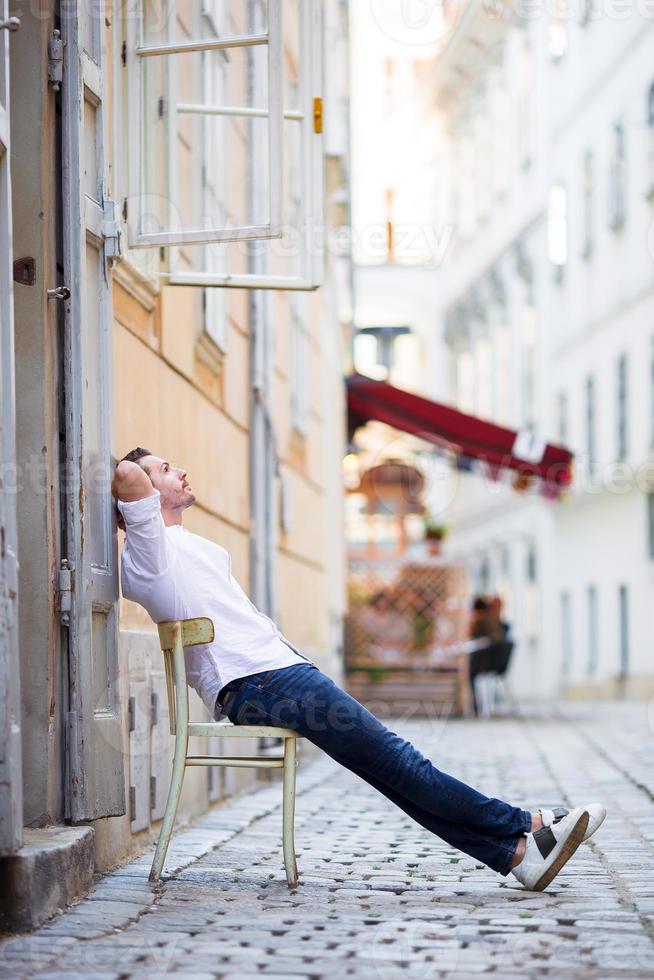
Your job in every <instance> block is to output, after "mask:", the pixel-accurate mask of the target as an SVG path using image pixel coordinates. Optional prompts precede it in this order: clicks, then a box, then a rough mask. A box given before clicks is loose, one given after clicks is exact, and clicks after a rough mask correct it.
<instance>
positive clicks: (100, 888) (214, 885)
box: [0, 706, 654, 980]
mask: <svg viewBox="0 0 654 980" xmlns="http://www.w3.org/2000/svg"><path fill="white" fill-rule="evenodd" d="M542 710H543V712H546V711H548V710H551V713H550V714H549V715H546V730H547V732H548V738H547V739H546V740H543V738H542V731H543V724H544V723H543V722H542V721H540V720H539V721H538V722H537V721H536V719H535V718H532V717H530V716H529V714H526V715H525V717H523V718H522V719H519V720H511V719H501V720H500V719H497V720H491V721H488V722H484V723H479V724H477V723H475V722H461V723H457V724H452V725H451V726H450V725H448V726H447V727H446V728H445V729H444V730H443V731H442V732H441V733H440V737H439V739H438V740H437V741H431V740H430V732H429V729H428V727H426V726H425V725H424V724H422V723H420V722H417V721H412V722H409V723H406V724H404V723H403V727H402V734H404V735H405V737H407V738H409V739H410V740H411V741H413V742H414V743H415V744H416V745H417V746H418V747H419V748H421V747H422V751H423V752H425V754H431V756H432V758H434V761H435V762H436V764H437V765H439V766H440V767H441V768H444V769H449V770H450V771H452V773H453V774H454V775H457V776H458V777H459V778H461V779H464V780H466V781H468V782H470V783H472V784H473V785H477V786H478V787H479V788H481V789H482V790H483V789H485V791H486V792H489V793H490V794H492V795H497V796H503V797H504V798H506V799H510V800H511V801H512V802H517V803H520V805H522V806H525V807H529V806H531V807H535V806H538V805H541V804H555V803H558V802H563V803H565V804H566V805H571V804H573V803H577V802H580V801H583V800H588V799H603V800H606V801H607V803H608V804H609V807H610V817H609V819H607V822H606V824H605V826H604V827H603V828H602V830H601V831H600V833H599V834H598V835H597V837H596V838H595V839H594V840H593V841H592V842H591V844H589V845H584V846H583V847H582V848H581V849H580V851H579V852H578V854H577V855H575V857H574V858H573V860H572V861H571V862H570V865H569V866H568V867H567V868H566V869H564V871H563V872H562V874H561V875H559V876H558V877H557V879H556V880H555V882H553V883H552V885H551V886H550V888H548V890H547V891H546V892H542V893H533V892H527V891H525V890H524V889H523V888H522V887H521V886H520V885H519V884H518V883H517V882H516V881H515V879H513V878H512V876H507V877H506V878H502V877H501V876H498V875H496V874H494V873H493V872H492V871H490V869H487V868H483V867H482V868H480V867H479V865H478V862H477V861H475V860H474V859H473V858H470V857H469V856H467V855H462V854H461V853H459V852H457V851H456V850H455V849H453V848H452V847H451V846H449V845H447V844H446V843H444V842H441V841H439V840H438V839H437V838H436V837H434V836H432V835H430V834H428V833H427V832H426V831H425V830H424V829H423V828H421V827H420V826H419V825H417V824H415V823H414V822H413V821H412V820H411V819H410V818H408V817H407V815H406V814H404V813H403V812H402V811H400V810H398V809H397V808H396V807H394V806H393V805H392V804H391V803H390V801H388V800H386V798H385V797H383V796H381V795H380V794H378V793H376V792H375V791H374V790H373V789H372V787H370V786H368V785H367V784H365V783H363V782H362V781H361V780H359V779H358V778H357V777H355V776H354V775H353V774H352V773H349V772H347V771H346V770H343V769H341V768H340V767H338V766H337V765H336V764H335V763H334V762H333V760H331V759H328V758H326V757H321V758H318V759H317V760H316V762H314V763H312V764H311V765H310V766H308V767H307V768H306V769H305V771H304V772H303V773H302V774H301V776H302V778H301V779H300V778H298V802H297V811H298V814H297V821H296V841H297V853H298V863H299V870H300V882H299V884H298V887H297V888H295V889H292V890H289V889H288V887H287V885H286V881H285V875H284V869H283V858H282V852H281V836H280V835H281V814H280V804H281V794H280V792H279V787H277V786H274V787H264V788H262V789H258V790H255V791H253V792H251V793H249V794H247V795H246V796H241V797H238V798H235V799H233V800H231V801H228V802H227V803H225V804H223V805H221V806H220V807H218V808H216V810H214V811H212V812H211V813H210V814H207V815H206V816H205V817H203V818H202V820H201V821H198V822H197V823H196V824H195V825H194V826H192V827H187V828H183V829H181V830H180V831H179V832H178V834H176V835H175V839H174V843H173V846H172V848H171V852H170V859H169V864H168V867H169V868H170V869H172V870H171V871H169V873H168V876H167V878H166V880H164V881H163V882H162V883H160V884H159V885H158V886H157V887H156V888H152V887H151V886H149V885H148V882H147V876H148V872H149V867H150V862H151V859H152V852H151V851H150V852H149V853H148V854H144V855H143V856H142V857H141V858H139V859H138V860H137V861H135V862H132V863H131V864H130V865H128V866H126V867H125V868H122V869H118V870H117V871H116V872H113V873H112V874H111V875H109V876H107V877H106V878H105V879H103V880H102V881H101V882H99V883H98V884H97V885H96V886H95V887H94V889H93V892H92V894H91V895H90V896H89V897H88V899H87V900H86V901H84V902H82V903H80V905H79V906H77V907H76V908H75V909H72V910H70V911H69V912H67V913H66V914H65V915H62V916H59V918H57V919H55V920H53V922H52V923H50V924H49V925H48V926H47V927H45V928H43V929H41V930H40V931H39V932H38V933H37V934H35V935H34V936H33V937H25V939H27V938H29V939H33V940H34V943H33V945H32V946H31V947H30V946H27V945H25V946H21V945H20V944H19V945H16V940H10V941H9V942H6V943H0V976H2V977H3V978H4V977H5V976H7V977H9V976H12V980H13V978H14V976H15V975H16V974H17V973H19V974H20V977H21V980H22V978H23V977H25V978H30V977H32V976H37V975H38V976H39V977H44V976H48V975H50V976H52V977H53V978H57V977H58V976H63V975H66V976H67V977H71V978H74V980H80V978H82V977H84V976H87V975H88V976H91V975H93V976H95V977H102V976H103V975H104V974H105V973H106V974H107V975H109V976H112V977H113V976H116V975H120V976H121V977H127V976H134V977H138V978H139V980H140V978H141V977H144V978H146V977H147V978H148V980H149V978H150V977H152V978H153V980H154V978H155V977H159V976H162V975H165V974H170V975H175V976H176V977H180V976H181V977H184V976H187V977H192V976H195V977H200V978H202V977H204V976H212V977H222V976H225V977H230V980H234V977H238V980H241V978H243V980H247V978H248V977H250V978H251V977H254V976H262V975H266V976H268V975H270V976H280V977H296V976H297V977H302V976H307V977H310V978H311V980H315V978H317V977H323V976H324V977H327V978H330V980H331V978H333V977H336V976H338V977H347V978H349V977H352V978H353V980H366V978H368V977H370V978H374V980H386V978H394V977H401V976H402V977H408V978H411V977H412V976H414V977H415V978H416V980H425V978H431V977H437V976H451V977H452V978H456V980H464V978H465V977H466V976H469V977H476V976H479V975H480V974H483V973H486V972H492V975H493V978H494V980H501V978H502V977H507V978H508V977H512V978H515V977H521V978H522V977H534V978H535V977H540V976H542V975H543V974H544V972H554V971H557V970H558V971H559V972H560V973H561V974H562V975H563V976H564V977H565V980H569V978H576V977H579V978H580V980H590V978H592V980H595V978H602V980H610V978H611V977H615V978H616V980H617V978H618V977H620V978H621V980H626V978H628V977H632V976H633V977H636V976H638V977H639V980H640V978H642V977H645V976H648V975H652V976H654V941H653V940H654V886H653V885H652V882H653V881H654V845H653V841H654V805H653V803H652V797H651V795H649V796H648V795H647V793H646V792H644V791H643V789H642V787H643V786H644V785H645V783H644V782H643V780H642V775H643V773H644V771H645V768H646V765H645V760H644V758H641V756H640V755H639V754H638V745H639V744H640V742H639V734H641V733H640V732H639V728H638V725H639V722H638V720H637V719H636V720H634V719H629V718H628V717H625V718H624V719H623V718H622V716H621V726H626V729H627V730H628V732H629V738H627V737H626V736H625V735H624V731H623V728H620V731H619V734H618V738H617V748H616V739H615V737H614V736H615V728H616V726H615V719H614V717H613V715H612V714H611V711H612V710H613V709H612V708H611V706H609V707H608V708H607V709H606V711H605V713H604V714H602V711H593V712H590V713H588V714H583V713H582V715H581V716H579V717H576V716H575V717H574V718H573V719H572V720H567V719H566V718H565V717H564V715H563V714H561V712H560V709H559V708H556V711H555V710H554V708H552V709H545V708H544V709H542ZM480 724H482V725H483V726H485V727H484V728H483V730H484V731H485V732H488V733H491V732H492V733H495V734H496V735H497V736H498V737H493V738H491V736H490V734H489V736H488V737H487V738H482V739H481V740H480V737H479V735H480V731H481V730H482V729H481V728H480ZM535 725H537V727H536V728H535V727H534V726H535ZM398 727H399V726H398ZM429 746H431V748H429ZM630 746H631V748H630ZM630 752H631V755H630ZM507 759H508V760H510V765H508V764H507ZM535 759H536V763H537V764H536V765H534V760H535ZM648 778H649V776H648ZM650 782H652V783H653V784H654V779H651V780H650ZM639 784H640V785H639ZM273 790H274V792H273ZM82 939H83V940H84V941H83V942H82ZM21 941H25V940H21ZM57 943H59V944H63V946H59V947H57V945H56V944H57ZM112 958H113V960H112ZM191 965H192V968H191V969H189V967H191ZM17 967H18V969H17ZM112 970H118V971H119V973H112V972H109V971H112ZM11 971H14V972H13V974H12V972H11ZM184 971H185V972H184Z"/></svg>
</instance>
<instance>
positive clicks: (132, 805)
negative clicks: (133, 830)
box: [129, 786, 136, 823]
mask: <svg viewBox="0 0 654 980" xmlns="http://www.w3.org/2000/svg"><path fill="white" fill-rule="evenodd" d="M129 819H130V820H131V821H132V823H134V821H135V820H136V786H130V788H129Z"/></svg>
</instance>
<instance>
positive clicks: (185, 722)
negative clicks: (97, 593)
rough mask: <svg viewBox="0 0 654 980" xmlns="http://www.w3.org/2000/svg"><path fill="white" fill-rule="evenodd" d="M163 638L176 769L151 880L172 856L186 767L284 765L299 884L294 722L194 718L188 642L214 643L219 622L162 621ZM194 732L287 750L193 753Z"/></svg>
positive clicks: (292, 867)
mask: <svg viewBox="0 0 654 980" xmlns="http://www.w3.org/2000/svg"><path fill="white" fill-rule="evenodd" d="M158 629H159V642H160V645H161V649H162V651H163V655H164V665H165V669H166V688H167V691H168V710H169V716H170V734H171V735H174V736H175V753H174V757H173V769H172V776H171V780H170V789H169V791H168V800H167V802H166V809H165V812H164V817H163V822H162V825H161V833H160V835H159V841H158V843H157V849H156V851H155V854H154V860H153V862H152V869H151V871H150V881H158V880H159V878H160V876H161V871H162V869H163V866H164V861H165V860H166V853H167V851H168V845H169V844H170V838H171V836H172V832H173V827H174V825H175V817H176V815H177V807H178V805H179V799H180V796H181V793H182V784H183V782H184V772H185V770H186V767H187V766H235V767H238V768H252V769H282V770H283V778H282V797H283V806H282V838H283V851H284V867H285V869H286V880H287V882H288V886H289V888H294V887H295V886H296V885H297V864H296V861H295V840H294V823H295V772H296V766H297V761H296V740H297V739H298V738H300V737H301V736H299V735H298V733H297V732H294V731H291V730H290V729H288V728H278V727H274V726H272V725H233V724H232V723H231V722H225V721H204V722H189V718H188V715H189V705H188V688H187V685H186V666H185V663H184V647H188V646H195V645H196V644H198V643H211V642H212V640H213V638H214V628H213V622H212V621H211V620H210V619H207V618H204V617H199V618H196V619H181V620H175V621H171V622H166V623H159V624H158ZM190 736H199V737H200V738H218V737H220V738H252V737H255V738H262V737H271V738H280V739H283V740H284V751H283V754H280V755H266V756H216V755H189V754H188V740H189V737H190Z"/></svg>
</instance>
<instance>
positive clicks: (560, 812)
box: [538, 803, 606, 840]
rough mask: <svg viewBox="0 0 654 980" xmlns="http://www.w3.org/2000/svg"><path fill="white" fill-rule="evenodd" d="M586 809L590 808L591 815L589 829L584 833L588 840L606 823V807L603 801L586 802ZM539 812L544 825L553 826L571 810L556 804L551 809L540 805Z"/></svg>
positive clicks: (589, 813) (585, 838)
mask: <svg viewBox="0 0 654 980" xmlns="http://www.w3.org/2000/svg"><path fill="white" fill-rule="evenodd" d="M584 810H588V815H589V820H588V829H587V831H586V833H585V835H584V840H588V838H589V837H592V836H593V834H594V833H595V831H596V830H599V828H600V827H601V826H602V824H603V823H604V818H605V816H606V807H605V806H603V805H602V804H601V803H585V804H584ZM538 812H539V813H540V815H541V818H542V821H543V826H544V827H551V826H552V824H553V823H558V821H559V820H561V819H562V818H563V817H567V815H568V814H569V813H570V810H568V809H567V808H566V807H564V806H554V807H551V808H550V809H547V808H545V807H542V806H540V807H539V808H538Z"/></svg>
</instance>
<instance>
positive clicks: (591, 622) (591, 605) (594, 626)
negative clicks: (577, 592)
mask: <svg viewBox="0 0 654 980" xmlns="http://www.w3.org/2000/svg"><path fill="white" fill-rule="evenodd" d="M587 599H588V673H589V674H593V673H594V672H595V670H596V668H597V655H598V649H599V629H598V626H599V624H598V621H597V615H598V604H597V589H596V587H595V586H594V585H589V586H588V593H587Z"/></svg>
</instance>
